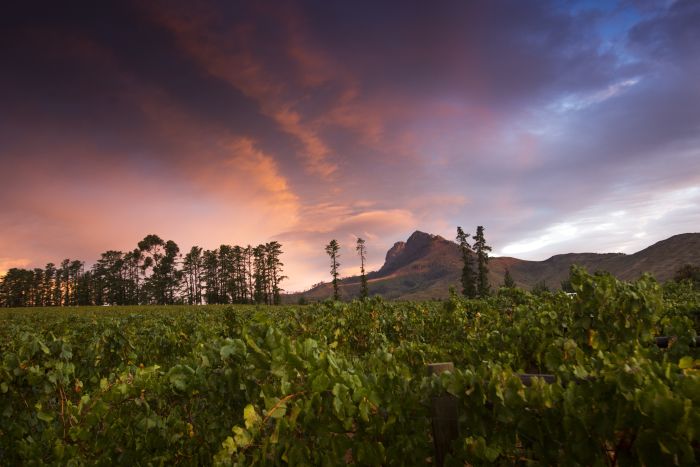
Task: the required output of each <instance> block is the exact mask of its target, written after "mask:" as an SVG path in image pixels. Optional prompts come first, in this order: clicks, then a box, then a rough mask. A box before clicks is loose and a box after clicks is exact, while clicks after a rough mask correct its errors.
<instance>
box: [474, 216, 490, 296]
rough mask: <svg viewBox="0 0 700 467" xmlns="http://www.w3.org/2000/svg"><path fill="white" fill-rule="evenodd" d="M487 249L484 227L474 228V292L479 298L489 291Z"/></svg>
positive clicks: (488, 247) (488, 248)
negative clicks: (475, 272)
mask: <svg viewBox="0 0 700 467" xmlns="http://www.w3.org/2000/svg"><path fill="white" fill-rule="evenodd" d="M489 251H491V247H490V246H488V245H487V244H486V239H485V238H484V227H483V226H481V225H480V226H478V227H477V228H476V235H474V252H475V253H476V265H477V277H476V293H477V295H478V296H479V297H480V298H484V297H487V296H488V295H489V294H490V293H491V286H490V285H489V268H488V262H489Z"/></svg>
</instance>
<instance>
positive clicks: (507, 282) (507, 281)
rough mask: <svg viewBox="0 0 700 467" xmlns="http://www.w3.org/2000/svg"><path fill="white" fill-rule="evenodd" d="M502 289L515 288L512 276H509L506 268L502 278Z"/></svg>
mask: <svg viewBox="0 0 700 467" xmlns="http://www.w3.org/2000/svg"><path fill="white" fill-rule="evenodd" d="M503 287H506V288H509V289H512V288H515V281H514V280H513V276H511V275H510V270H509V269H508V268H506V273H505V275H504V276H503Z"/></svg>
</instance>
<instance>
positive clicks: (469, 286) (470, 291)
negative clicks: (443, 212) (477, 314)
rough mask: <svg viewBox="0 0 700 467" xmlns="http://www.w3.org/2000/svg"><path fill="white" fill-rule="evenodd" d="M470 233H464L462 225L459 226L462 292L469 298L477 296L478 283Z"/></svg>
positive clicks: (458, 238)
mask: <svg viewBox="0 0 700 467" xmlns="http://www.w3.org/2000/svg"><path fill="white" fill-rule="evenodd" d="M468 239H469V234H468V233H464V230H462V227H457V242H458V244H459V251H460V254H461V255H462V264H463V266H462V294H463V295H464V296H465V297H467V298H474V297H476V284H475V279H476V278H475V276H474V265H473V259H472V255H473V254H474V253H473V251H472V249H471V246H469V242H468V241H467V240H468Z"/></svg>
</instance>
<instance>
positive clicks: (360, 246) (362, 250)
mask: <svg viewBox="0 0 700 467" xmlns="http://www.w3.org/2000/svg"><path fill="white" fill-rule="evenodd" d="M355 250H356V251H357V254H358V255H359V257H360V284H361V286H360V298H367V297H368V296H369V292H368V290H367V275H365V259H366V254H367V249H366V247H365V240H364V239H363V238H360V237H357V245H356V246H355Z"/></svg>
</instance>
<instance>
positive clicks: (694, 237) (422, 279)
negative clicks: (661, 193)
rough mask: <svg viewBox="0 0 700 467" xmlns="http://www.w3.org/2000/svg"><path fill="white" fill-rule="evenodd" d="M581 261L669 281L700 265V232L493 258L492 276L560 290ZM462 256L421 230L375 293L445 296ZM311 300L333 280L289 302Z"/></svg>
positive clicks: (352, 283)
mask: <svg viewBox="0 0 700 467" xmlns="http://www.w3.org/2000/svg"><path fill="white" fill-rule="evenodd" d="M572 264H577V265H580V266H583V267H585V268H586V269H588V271H589V272H595V271H608V272H610V273H612V274H613V275H615V276H616V277H618V278H620V279H623V280H634V279H636V278H638V277H639V276H641V275H642V274H643V273H645V272H649V273H651V274H652V275H653V276H654V277H655V278H656V279H657V280H659V281H661V282H663V281H666V280H668V279H670V278H671V277H673V274H674V273H675V271H676V270H677V269H678V268H679V267H681V266H682V265H684V264H694V265H700V233H685V234H680V235H674V236H673V237H670V238H668V239H666V240H662V241H660V242H657V243H655V244H653V245H651V246H650V247H648V248H645V249H644V250H641V251H638V252H637V253H634V254H631V255H627V254H624V253H567V254H561V255H555V256H552V257H551V258H549V259H547V260H545V261H526V260H522V259H518V258H511V257H497V258H491V259H490V260H489V281H490V282H491V286H492V287H497V286H498V284H502V283H503V275H504V274H505V269H506V268H508V269H509V270H510V273H511V276H512V277H513V279H514V280H515V282H516V284H517V285H518V286H519V287H523V288H525V289H530V288H532V287H533V286H534V285H535V284H537V283H539V282H541V281H544V282H545V283H546V284H547V285H548V286H549V287H550V288H552V289H558V288H560V284H561V282H562V281H563V280H565V279H566V278H567V277H568V276H569V268H570V267H571V265H572ZM461 269H462V259H461V257H460V253H459V247H458V246H457V244H456V243H454V242H452V241H450V240H446V239H444V238H442V237H441V236H439V235H431V234H428V233H425V232H420V231H416V232H414V233H413V234H412V235H411V236H410V237H409V238H408V240H406V241H405V242H396V243H395V244H394V246H392V247H391V248H390V249H389V251H387V253H386V259H385V261H384V265H383V266H382V267H381V268H380V269H379V270H378V271H375V272H370V273H369V274H368V275H367V279H368V282H369V290H370V295H375V294H379V295H382V296H383V297H384V298H387V299H399V300H425V299H435V298H445V297H447V296H448V295H449V288H450V286H454V287H455V289H457V291H459V290H460V287H461V285H460V276H461ZM340 284H341V285H340V294H341V297H343V298H344V299H349V298H353V297H356V296H357V295H358V294H359V291H360V278H359V277H357V276H353V277H347V278H343V279H342V281H341V283H340ZM302 295H303V296H304V297H305V298H306V299H307V300H323V299H326V298H328V297H330V296H331V295H332V286H331V284H330V283H324V284H320V285H318V286H315V287H314V288H312V289H311V290H308V291H306V292H304V293H297V294H290V295H288V296H287V297H286V298H287V300H288V301H296V300H298V298H299V297H300V296H302Z"/></svg>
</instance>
